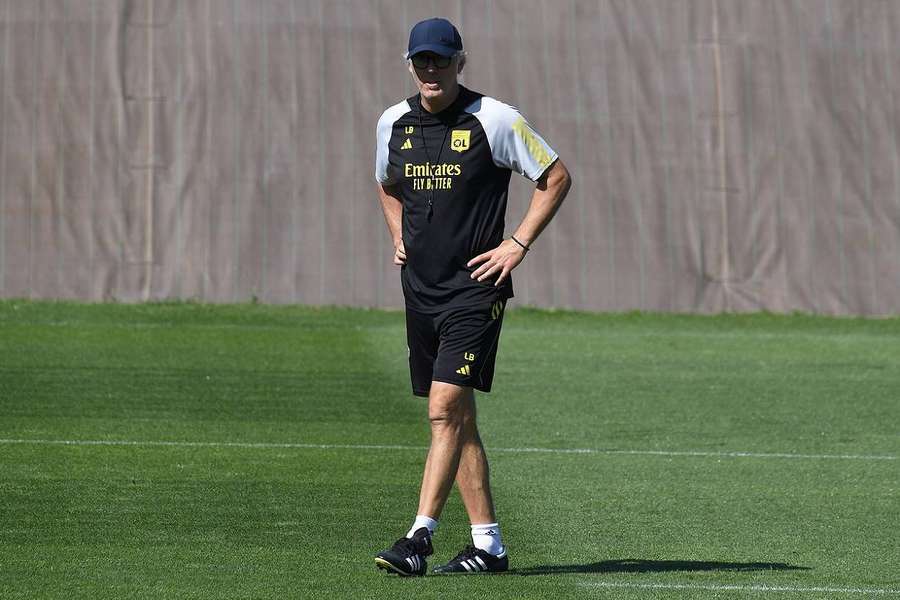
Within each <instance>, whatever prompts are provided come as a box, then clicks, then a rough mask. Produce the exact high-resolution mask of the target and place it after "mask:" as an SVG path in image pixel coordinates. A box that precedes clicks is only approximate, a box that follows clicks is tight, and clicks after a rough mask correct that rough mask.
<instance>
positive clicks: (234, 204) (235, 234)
mask: <svg viewBox="0 0 900 600" xmlns="http://www.w3.org/2000/svg"><path fill="white" fill-rule="evenodd" d="M231 39H232V40H234V41H235V45H234V48H233V50H232V52H233V56H232V61H231V75H232V78H233V81H232V82H231V83H232V86H231V93H232V108H233V110H232V115H231V127H232V129H231V130H232V132H234V135H233V136H232V146H233V147H232V160H233V162H232V169H233V172H232V184H231V185H232V188H231V223H232V226H231V227H232V231H231V236H232V250H231V253H232V254H231V256H232V260H231V299H232V301H237V300H238V294H239V292H240V290H239V284H240V277H239V276H240V272H241V269H240V262H241V236H240V228H239V227H238V221H239V219H238V217H239V216H240V212H239V210H238V208H239V206H238V205H239V203H240V193H239V187H240V137H241V136H240V133H241V132H240V118H239V115H240V111H241V107H240V105H239V98H240V93H239V92H240V85H239V72H240V71H239V69H238V63H239V62H240V54H241V53H240V51H239V46H240V42H239V41H238V24H237V0H231Z"/></svg>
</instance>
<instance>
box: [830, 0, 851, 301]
mask: <svg viewBox="0 0 900 600" xmlns="http://www.w3.org/2000/svg"><path fill="white" fill-rule="evenodd" d="M825 15H826V17H825V22H826V23H827V27H826V32H827V34H826V38H825V39H826V43H827V44H828V80H829V81H828V83H829V87H830V88H831V98H832V100H834V99H835V98H837V97H838V95H837V90H836V89H835V72H834V63H835V53H836V50H835V46H834V20H833V18H832V13H831V0H826V1H825ZM835 109H837V107H835ZM835 171H836V173H837V176H838V185H837V201H838V210H837V226H838V239H837V245H838V257H839V259H840V267H841V271H840V273H841V293H840V299H839V303H840V304H841V305H843V306H847V261H846V257H845V256H844V169H843V165H842V164H841V161H840V160H838V164H837V168H836V169H835Z"/></svg>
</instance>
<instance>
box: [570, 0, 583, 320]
mask: <svg viewBox="0 0 900 600" xmlns="http://www.w3.org/2000/svg"><path fill="white" fill-rule="evenodd" d="M576 14H577V4H576V1H575V0H571V1H570V2H569V15H570V18H571V21H570V27H571V28H572V32H571V41H572V46H573V52H572V56H573V57H574V59H575V73H581V61H580V60H579V57H580V54H579V52H578V33H577V31H578V19H577V17H576ZM574 80H575V123H576V127H575V165H576V170H578V167H580V166H581V157H582V156H583V155H584V154H583V153H584V136H583V135H582V130H583V129H584V112H583V110H584V109H583V107H582V105H581V97H582V93H583V90H582V89H581V77H579V76H576V77H575V78H574ZM575 198H576V199H577V201H578V216H579V218H578V249H579V254H580V259H581V260H580V261H579V267H580V278H579V281H578V283H579V294H578V300H579V302H580V304H581V306H580V308H587V238H586V233H585V229H586V225H585V222H586V221H587V217H586V215H587V210H586V207H585V199H584V193H583V191H582V189H581V186H576V188H575Z"/></svg>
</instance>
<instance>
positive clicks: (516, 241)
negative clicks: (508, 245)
mask: <svg viewBox="0 0 900 600" xmlns="http://www.w3.org/2000/svg"><path fill="white" fill-rule="evenodd" d="M509 239H511V240H512V241H514V242H515V243H517V244H518V245H520V246H522V248H523V249H524V250H525V252H528V251H529V250H531V248H529V247H528V246H526V245H525V244H523V243H522V242H520V241H519V240H517V239H516V236H514V235H511V236H509Z"/></svg>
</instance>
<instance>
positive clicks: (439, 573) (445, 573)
mask: <svg viewBox="0 0 900 600" xmlns="http://www.w3.org/2000/svg"><path fill="white" fill-rule="evenodd" d="M503 573H508V571H432V572H431V575H436V576H438V577H442V576H449V577H453V576H457V575H502V574H503Z"/></svg>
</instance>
